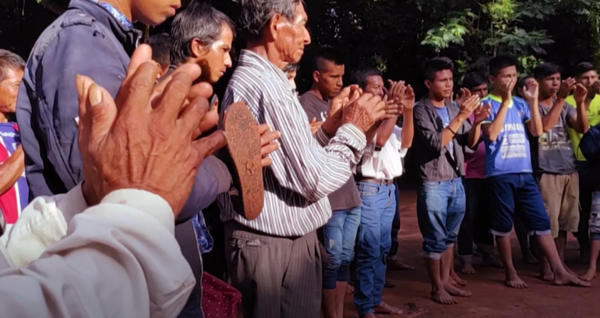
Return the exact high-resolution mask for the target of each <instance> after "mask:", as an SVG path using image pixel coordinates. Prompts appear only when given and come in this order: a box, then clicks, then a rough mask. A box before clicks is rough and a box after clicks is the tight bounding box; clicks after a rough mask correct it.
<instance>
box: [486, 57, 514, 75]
mask: <svg viewBox="0 0 600 318" xmlns="http://www.w3.org/2000/svg"><path fill="white" fill-rule="evenodd" d="M510 66H515V67H517V66H519V61H518V60H517V59H516V58H515V57H514V56H512V55H498V56H496V57H494V58H492V59H491V60H490V75H491V76H496V75H498V73H500V71H501V70H503V69H505V68H507V67H510Z"/></svg>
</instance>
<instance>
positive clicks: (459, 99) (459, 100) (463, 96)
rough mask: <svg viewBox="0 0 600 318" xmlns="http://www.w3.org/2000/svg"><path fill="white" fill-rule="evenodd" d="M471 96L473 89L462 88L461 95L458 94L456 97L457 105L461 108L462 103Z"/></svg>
mask: <svg viewBox="0 0 600 318" xmlns="http://www.w3.org/2000/svg"><path fill="white" fill-rule="evenodd" d="M470 97H471V91H470V90H468V89H466V88H464V87H463V88H461V89H460V96H459V95H458V94H457V97H456V105H458V108H461V107H462V105H463V104H464V103H465V102H466V101H467V100H468V99H469V98H470Z"/></svg>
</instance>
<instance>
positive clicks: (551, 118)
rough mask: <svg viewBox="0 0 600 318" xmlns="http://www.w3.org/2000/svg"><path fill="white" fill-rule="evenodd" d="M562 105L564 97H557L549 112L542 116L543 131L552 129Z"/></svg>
mask: <svg viewBox="0 0 600 318" xmlns="http://www.w3.org/2000/svg"><path fill="white" fill-rule="evenodd" d="M564 105H565V100H564V99H562V98H559V99H557V100H556V102H555V103H554V105H553V106H552V108H551V109H550V112H548V114H547V115H546V116H544V118H542V126H543V130H544V132H549V131H550V130H552V127H554V126H556V124H557V123H558V119H559V118H560V114H561V113H562V109H563V106H564Z"/></svg>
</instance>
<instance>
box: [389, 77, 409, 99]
mask: <svg viewBox="0 0 600 318" xmlns="http://www.w3.org/2000/svg"><path fill="white" fill-rule="evenodd" d="M388 83H389V85H390V89H389V90H387V92H386V94H385V95H386V96H387V97H388V99H389V100H392V101H395V102H399V101H400V100H401V99H402V95H403V94H404V91H405V89H406V86H405V85H404V81H398V82H395V81H392V80H388Z"/></svg>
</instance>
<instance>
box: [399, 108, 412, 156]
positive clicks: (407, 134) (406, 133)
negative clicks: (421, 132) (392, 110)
mask: <svg viewBox="0 0 600 318" xmlns="http://www.w3.org/2000/svg"><path fill="white" fill-rule="evenodd" d="M402 116H404V122H403V124H402V147H403V148H410V147H411V146H412V141H413V138H414V136H415V127H414V126H415V124H414V120H413V111H412V109H411V110H410V111H406V110H405V111H404V112H403V115H402Z"/></svg>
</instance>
